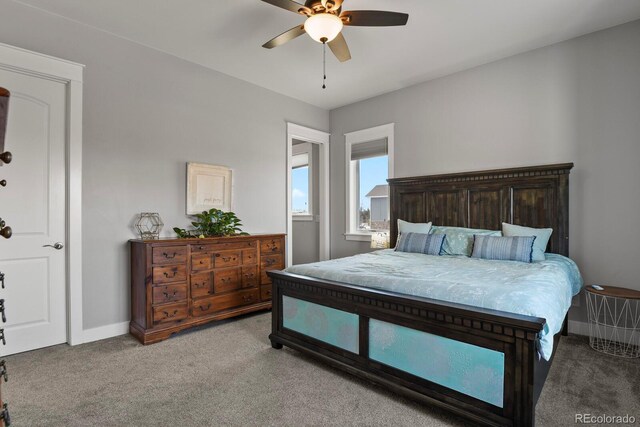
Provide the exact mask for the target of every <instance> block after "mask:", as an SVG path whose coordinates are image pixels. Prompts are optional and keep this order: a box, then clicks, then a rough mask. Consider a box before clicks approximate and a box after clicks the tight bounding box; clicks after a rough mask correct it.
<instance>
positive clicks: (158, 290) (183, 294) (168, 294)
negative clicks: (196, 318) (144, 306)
mask: <svg viewBox="0 0 640 427" xmlns="http://www.w3.org/2000/svg"><path fill="white" fill-rule="evenodd" d="M185 299H187V284H186V283H180V284H176V285H163V286H154V287H153V303H154V304H163V303H166V302H173V301H182V300H185Z"/></svg>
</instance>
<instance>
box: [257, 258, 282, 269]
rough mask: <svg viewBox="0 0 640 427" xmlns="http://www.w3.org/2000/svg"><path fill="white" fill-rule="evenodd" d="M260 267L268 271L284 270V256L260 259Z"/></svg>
mask: <svg viewBox="0 0 640 427" xmlns="http://www.w3.org/2000/svg"><path fill="white" fill-rule="evenodd" d="M260 267H262V269H263V270H264V269H267V270H281V269H283V268H284V261H283V258H282V255H267V256H264V255H263V256H261V257H260Z"/></svg>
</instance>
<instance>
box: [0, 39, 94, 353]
mask: <svg viewBox="0 0 640 427" xmlns="http://www.w3.org/2000/svg"><path fill="white" fill-rule="evenodd" d="M0 69H3V70H7V71H12V72H17V73H22V74H26V75H30V76H34V77H38V78H42V79H49V80H54V81H57V82H61V83H64V84H65V85H66V88H67V90H66V92H67V125H66V136H67V138H66V153H65V154H66V155H65V158H66V171H65V172H66V188H65V191H66V192H67V194H66V200H67V202H66V228H67V236H66V242H65V251H66V287H67V306H66V312H67V342H68V343H69V344H70V345H76V344H81V343H83V342H84V339H83V327H82V81H83V72H84V65H82V64H78V63H75V62H71V61H67V60H64V59H59V58H54V57H52V56H48V55H44V54H41V53H37V52H31V51H29V50H26V49H22V48H18V47H14V46H10V45H7V44H3V43H0ZM9 114H11V110H9ZM7 149H8V150H11V142H10V141H9V146H8V147H7Z"/></svg>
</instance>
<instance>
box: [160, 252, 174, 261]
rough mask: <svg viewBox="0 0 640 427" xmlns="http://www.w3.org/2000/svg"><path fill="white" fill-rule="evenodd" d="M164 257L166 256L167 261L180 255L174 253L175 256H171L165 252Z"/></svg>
mask: <svg viewBox="0 0 640 427" xmlns="http://www.w3.org/2000/svg"><path fill="white" fill-rule="evenodd" d="M162 255H164V257H165V258H166V259H174V258H175V257H176V255H178V253H177V252H174V253H173V255H169V254H168V253H166V252H163V253H162Z"/></svg>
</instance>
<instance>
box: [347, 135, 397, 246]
mask: <svg viewBox="0 0 640 427" xmlns="http://www.w3.org/2000/svg"><path fill="white" fill-rule="evenodd" d="M345 137H346V150H347V152H346V156H347V157H346V158H347V230H346V234H345V237H346V238H347V240H363V241H368V240H371V234H372V233H373V232H377V231H389V228H390V227H389V225H390V224H389V219H390V212H389V186H388V184H387V178H390V177H391V176H392V175H393V124H390V125H384V126H378V127H376V128H371V129H365V130H362V131H358V132H352V133H349V134H346V135H345Z"/></svg>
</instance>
